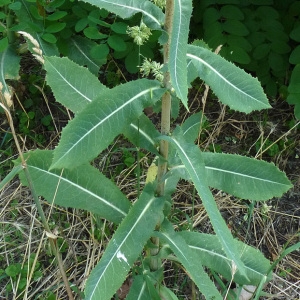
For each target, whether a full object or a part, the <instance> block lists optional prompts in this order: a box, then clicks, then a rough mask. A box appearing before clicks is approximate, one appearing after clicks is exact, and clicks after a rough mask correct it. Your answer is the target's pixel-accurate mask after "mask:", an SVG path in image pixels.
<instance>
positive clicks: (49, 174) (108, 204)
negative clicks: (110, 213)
mask: <svg viewBox="0 0 300 300" xmlns="http://www.w3.org/2000/svg"><path fill="white" fill-rule="evenodd" d="M30 168H32V169H35V170H38V171H39V172H44V173H45V174H47V175H48V176H53V177H56V178H58V179H59V181H60V182H61V181H63V182H66V183H68V184H70V185H71V186H74V187H76V188H78V189H79V190H82V191H83V192H85V193H86V194H89V195H91V196H93V197H95V198H96V199H98V200H100V201H101V202H103V203H105V204H106V205H107V206H110V207H111V208H112V209H114V210H116V211H118V212H119V213H120V214H122V215H123V216H124V217H125V216H126V215H127V213H126V212H124V211H122V210H121V209H119V208H118V207H116V206H114V205H113V204H111V203H110V202H108V201H107V200H105V199H104V198H102V197H100V196H98V195H96V194H95V193H93V192H91V191H89V190H87V189H85V188H83V187H82V186H80V185H78V184H76V183H74V182H72V181H70V180H68V179H67V178H64V177H61V176H59V175H57V174H54V173H51V172H49V171H46V170H43V169H40V168H37V167H35V166H30Z"/></svg>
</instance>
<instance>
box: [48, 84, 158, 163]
mask: <svg viewBox="0 0 300 300" xmlns="http://www.w3.org/2000/svg"><path fill="white" fill-rule="evenodd" d="M157 89H160V87H151V88H148V89H147V90H144V91H142V92H140V93H138V94H136V95H135V96H134V97H132V98H131V99H129V100H128V101H126V102H125V103H124V104H122V105H121V106H119V107H118V108H117V109H116V110H114V111H113V112H111V113H110V114H109V115H107V116H106V117H105V118H103V119H102V120H101V121H100V122H99V123H97V124H96V125H95V126H93V127H92V128H91V129H90V130H89V131H88V132H86V133H85V134H84V135H83V136H81V137H80V138H79V139H78V140H77V142H76V143H74V144H73V145H72V147H70V148H69V149H68V151H66V153H65V154H64V155H63V156H61V157H60V158H59V160H57V161H56V162H55V163H54V164H53V165H52V168H53V167H54V166H55V165H57V163H58V162H59V161H61V160H62V159H63V158H64V157H65V156H66V155H68V154H69V153H70V152H71V151H72V149H73V148H74V147H76V146H77V145H78V144H79V143H80V142H81V141H82V140H83V139H85V137H86V136H88V135H89V134H90V133H91V132H92V131H94V130H95V129H96V128H97V127H99V126H100V125H102V124H103V123H104V122H106V121H107V120H109V119H110V118H112V116H113V115H115V114H116V113H117V112H119V111H120V110H122V109H124V108H125V107H126V106H127V105H129V104H130V103H132V102H133V101H134V100H136V99H138V98H139V97H141V96H143V95H144V94H146V93H149V92H150V91H153V90H157Z"/></svg>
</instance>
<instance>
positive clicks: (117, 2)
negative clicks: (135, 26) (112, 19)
mask: <svg viewBox="0 0 300 300" xmlns="http://www.w3.org/2000/svg"><path fill="white" fill-rule="evenodd" d="M84 2H88V3H90V4H93V5H95V6H98V7H100V8H104V9H106V10H108V11H110V12H112V13H114V14H116V15H118V16H120V17H121V18H123V19H127V18H130V17H131V16H133V15H135V14H136V13H142V14H143V21H144V23H145V24H147V25H148V26H149V27H150V28H152V29H161V26H162V24H163V23H164V13H163V12H162V10H161V9H160V8H159V7H157V6H156V5H154V4H153V3H151V2H150V1H148V0H85V1H84Z"/></svg>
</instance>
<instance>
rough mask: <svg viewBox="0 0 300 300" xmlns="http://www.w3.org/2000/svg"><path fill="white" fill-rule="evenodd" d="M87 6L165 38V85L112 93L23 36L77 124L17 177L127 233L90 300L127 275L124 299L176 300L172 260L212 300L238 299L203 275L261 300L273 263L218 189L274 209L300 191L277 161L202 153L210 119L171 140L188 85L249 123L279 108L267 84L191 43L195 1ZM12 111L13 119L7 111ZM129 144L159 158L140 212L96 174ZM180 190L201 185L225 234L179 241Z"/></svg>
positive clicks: (192, 122)
mask: <svg viewBox="0 0 300 300" xmlns="http://www.w3.org/2000/svg"><path fill="white" fill-rule="evenodd" d="M87 2H89V3H90V4H94V5H96V6H98V7H99V8H101V9H105V10H107V11H110V12H112V13H114V14H116V15H118V16H119V17H120V18H124V19H126V18H130V17H132V16H133V15H135V14H136V13H140V14H141V16H142V20H141V22H143V23H141V24H145V26H147V27H148V28H150V29H151V30H154V31H160V32H161V37H160V39H159V41H160V43H161V44H162V48H163V49H162V50H163V61H162V62H161V63H162V64H163V66H162V67H161V68H160V67H159V70H161V71H162V72H163V78H162V77H160V78H161V79H162V82H161V81H158V80H156V79H153V80H152V79H145V78H144V79H137V80H134V81H131V82H128V83H126V84H123V85H119V86H117V87H114V88H112V89H108V88H107V87H106V86H104V85H103V84H101V83H100V82H99V81H98V79H97V77H95V76H94V75H93V74H92V73H91V72H90V71H89V70H88V69H86V68H84V67H82V66H79V65H77V64H76V63H74V62H73V61H71V60H69V59H68V58H66V57H64V58H60V57H57V56H47V55H44V52H42V50H41V49H40V48H39V46H38V44H37V43H36V41H35V40H34V39H33V38H32V37H31V36H30V35H28V34H26V33H23V34H24V36H25V38H26V39H27V40H28V42H29V43H32V44H35V47H34V48H32V51H33V53H34V55H35V56H36V57H37V58H38V60H39V61H40V62H42V63H43V65H44V68H45V70H46V73H47V75H46V80H47V83H48V84H49V85H50V87H51V88H52V91H53V93H54V95H55V98H56V100H57V101H59V102H60V103H62V104H63V105H65V106H66V107H68V108H69V109H70V110H72V111H73V112H74V113H75V117H74V119H73V120H72V121H70V122H69V124H68V125H67V126H66V127H65V128H64V129H63V131H62V135H61V140H60V142H59V144H58V146H57V147H56V149H55V150H35V151H30V152H28V153H26V154H25V155H23V154H22V153H20V158H19V159H18V160H17V161H15V165H16V167H15V169H14V170H12V174H10V175H9V178H11V177H12V176H13V175H14V174H15V173H17V172H18V173H19V176H20V179H21V181H22V183H23V184H24V185H28V186H30V187H31V188H32V189H33V190H34V192H35V193H36V194H38V195H42V196H43V197H45V199H47V201H49V203H53V204H57V205H62V206H67V207H73V208H79V209H85V210H88V211H91V212H93V213H94V214H97V215H99V216H101V217H102V218H104V219H107V220H109V221H111V222H114V223H115V224H117V229H116V231H115V233H114V234H113V236H112V237H111V239H110V242H109V244H108V245H107V247H106V249H105V251H104V253H103V255H102V258H101V260H100V262H99V263H98V264H97V266H96V267H95V268H94V269H93V271H92V272H91V274H90V276H89V278H88V280H87V282H86V285H85V297H86V298H85V299H111V297H112V296H113V295H114V294H115V293H116V291H117V290H118V289H119V288H120V286H121V285H122V283H123V282H124V281H125V279H126V277H127V276H131V277H132V280H133V282H132V285H131V288H130V291H129V293H128V295H127V298H126V299H129V300H130V299H178V298H177V297H176V295H175V294H174V293H173V291H171V289H169V288H167V287H166V286H164V285H163V274H164V264H163V261H164V260H171V261H174V262H175V263H178V264H180V265H182V267H183V269H184V270H185V272H186V273H187V274H188V276H189V277H190V278H191V280H193V281H194V283H195V284H196V286H197V287H198V288H199V290H200V292H201V293H202V294H203V295H204V296H205V297H206V299H223V298H226V295H227V293H228V292H229V291H228V290H226V288H224V289H221V290H220V289H218V288H217V287H216V285H215V284H214V282H213V281H212V280H211V278H210V276H209V275H208V274H207V273H206V272H205V269H204V267H207V268H208V269H211V270H212V272H214V274H219V275H218V276H222V277H223V278H225V279H226V280H228V282H231V281H234V282H236V283H237V284H238V285H239V286H240V287H242V286H244V285H252V286H254V287H255V289H256V291H255V292H254V294H255V297H256V299H258V297H259V294H260V291H261V289H262V288H263V285H264V283H265V282H267V281H268V280H270V270H271V269H270V263H269V261H268V260H267V259H265V258H264V257H263V255H262V254H261V253H260V252H259V251H258V250H256V249H254V248H252V247H249V246H247V245H246V244H244V243H242V242H240V241H237V240H235V239H234V238H233V237H232V235H231V232H230V230H229V229H228V227H227V225H226V223H225V221H224V220H223V218H222V216H221V214H220V211H219V209H218V206H217V204H216V202H215V200H214V197H213V195H212V192H211V190H210V188H209V187H213V188H217V189H221V190H223V191H225V192H228V193H230V194H232V195H234V196H236V197H240V198H242V199H250V200H253V201H264V200H267V199H270V198H272V197H274V196H277V197H279V196H281V195H282V194H283V193H284V192H285V191H287V190H288V189H289V188H290V187H291V183H290V182H289V180H288V179H287V178H286V176H285V174H284V173H282V172H281V171H280V170H278V169H277V168H276V167H275V166H274V165H272V164H269V163H267V162H264V161H258V160H254V159H251V158H248V157H243V156H239V155H230V154H222V153H210V152H202V151H201V150H200V149H199V147H198V146H196V145H195V143H194V141H195V140H196V139H197V137H198V134H199V128H201V126H202V120H204V119H203V117H202V114H201V113H197V114H195V115H192V116H191V117H190V118H188V119H187V120H186V121H185V122H184V123H183V124H182V125H181V126H177V127H176V128H175V129H174V130H173V131H171V130H170V128H171V118H170V116H171V112H172V110H174V109H176V103H178V102H177V99H180V101H181V102H182V104H183V105H184V106H185V107H186V108H187V109H188V86H189V84H190V82H191V81H192V80H194V79H195V78H196V77H200V78H201V79H202V80H204V81H205V82H206V84H208V85H209V86H210V87H211V88H212V90H213V92H214V93H215V95H217V97H218V98H219V100H220V101H222V102H223V103H224V104H226V105H228V106H229V107H230V108H231V109H233V110H238V111H241V112H245V113H250V112H252V111H253V110H261V109H267V108H270V105H269V103H268V100H267V98H266V96H265V94H264V93H263V90H262V88H261V86H260V84H259V82H258V81H257V80H256V79H254V78H252V77H251V76H250V75H248V74H246V73H245V72H244V71H242V70H241V69H239V68H238V67H236V66H235V65H233V64H232V63H230V62H228V61H226V60H225V59H223V58H222V57H220V56H219V55H217V54H216V53H214V52H212V51H211V50H210V49H209V48H208V47H207V46H206V45H205V44H204V43H202V42H196V43H194V44H188V42H187V41H188V35H189V22H190V16H191V14H192V1H191V0H181V1H180V0H167V1H166V6H165V10H164V11H165V12H163V10H162V9H161V8H160V7H158V6H156V5H155V4H154V3H152V2H150V1H147V0H134V1H132V0H111V1H101V0H97V1H94V0H88V1H87ZM131 34H132V32H131ZM157 103H160V106H161V124H160V125H161V132H158V131H157V129H156V127H155V126H154V124H153V123H152V122H151V120H150V119H149V118H148V117H147V116H146V115H145V114H144V113H143V109H144V108H146V107H149V106H155V107H157ZM3 106H4V105H3ZM6 112H7V114H9V113H8V109H6ZM120 134H123V135H124V136H125V137H126V138H127V139H128V140H130V142H131V143H133V144H134V145H135V146H136V147H137V149H141V148H143V149H146V150H147V151H150V152H151V153H153V154H154V155H155V156H157V157H158V158H157V159H156V160H155V161H154V164H153V165H151V166H150V167H149V170H148V173H151V175H152V176H149V177H148V178H151V179H148V180H147V181H148V182H147V183H146V184H143V182H141V186H142V187H143V188H142V189H141V191H140V190H138V193H137V194H138V199H136V201H134V203H132V202H130V201H129V200H128V199H127V198H126V196H125V195H124V194H123V193H122V192H121V191H120V190H119V188H118V187H117V186H116V185H115V184H114V183H113V182H112V181H110V180H109V179H108V178H106V177H105V176H104V175H103V174H102V173H101V172H100V171H99V170H98V169H96V168H94V167H93V166H92V165H91V164H90V162H91V161H92V160H93V159H95V158H96V157H97V156H98V155H99V153H101V152H102V151H105V149H106V148H107V147H108V146H109V145H110V144H111V143H112V141H113V140H114V138H115V137H116V136H118V135H120ZM154 166H156V167H154ZM22 167H23V168H25V169H24V172H21V169H22ZM180 179H185V180H189V181H191V182H193V184H194V186H195V189H196V190H197V192H198V194H199V196H200V198H201V201H202V203H203V205H204V207H205V209H206V211H207V214H208V216H209V218H210V221H211V224H212V226H213V228H214V231H215V235H208V234H203V233H200V232H197V231H191V230H177V231H175V230H174V227H173V224H172V222H171V220H172V218H171V216H170V211H171V207H172V206H173V201H172V195H173V194H174V192H175V191H176V186H177V183H178V181H179V180H180ZM7 180H8V179H7ZM7 180H4V183H5V182H6V181H7ZM46 231H47V233H48V235H49V236H51V235H53V234H52V233H51V232H48V231H49V229H47V228H46ZM219 279H220V278H219ZM230 295H232V292H231V293H230ZM235 296H236V297H237V296H238V295H235ZM232 299H233V298H232Z"/></svg>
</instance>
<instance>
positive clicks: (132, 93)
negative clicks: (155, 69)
mask: <svg viewBox="0 0 300 300" xmlns="http://www.w3.org/2000/svg"><path fill="white" fill-rule="evenodd" d="M86 84H88V83H86ZM164 92H165V89H163V88H161V86H160V83H159V82H158V81H153V80H147V79H139V80H137V81H132V82H129V83H126V84H123V85H120V86H117V87H115V88H113V89H111V90H108V91H105V92H103V93H102V95H101V96H100V97H98V98H97V99H95V100H94V101H93V102H91V103H90V104H88V105H87V106H86V107H85V108H84V109H83V110H82V111H81V112H80V113H79V114H77V115H76V116H75V118H74V119H73V120H72V121H71V122H70V123H69V124H68V126H67V127H66V128H65V129H63V131H62V137H61V140H60V143H59V145H58V147H57V148H56V149H55V152H54V161H53V164H52V166H51V168H73V167H75V166H78V165H80V164H82V163H84V162H87V161H90V160H92V159H93V158H95V157H96V156H97V155H98V154H99V153H100V152H101V151H102V150H104V149H106V148H107V146H108V145H109V144H110V143H111V142H112V141H113V139H114V138H115V136H116V135H118V134H120V133H122V131H123V129H124V126H128V125H129V124H130V123H131V122H132V121H133V120H135V119H137V118H138V117H139V116H140V115H141V114H142V111H143V108H144V107H147V106H151V105H153V104H154V103H155V102H156V101H157V100H158V99H160V97H161V96H162V94H163V93H164Z"/></svg>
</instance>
